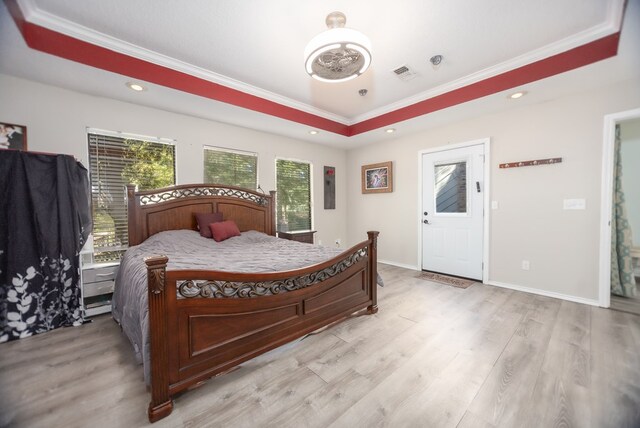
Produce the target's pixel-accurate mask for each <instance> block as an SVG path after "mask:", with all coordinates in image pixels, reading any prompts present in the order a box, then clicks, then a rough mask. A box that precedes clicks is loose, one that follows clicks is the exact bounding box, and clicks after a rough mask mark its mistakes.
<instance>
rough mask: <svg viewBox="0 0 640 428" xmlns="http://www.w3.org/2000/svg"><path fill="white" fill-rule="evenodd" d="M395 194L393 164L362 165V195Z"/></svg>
mask: <svg viewBox="0 0 640 428" xmlns="http://www.w3.org/2000/svg"><path fill="white" fill-rule="evenodd" d="M388 192H393V165H392V162H391V161H389V162H381V163H373V164H371V165H362V193H388Z"/></svg>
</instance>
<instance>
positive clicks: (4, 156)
mask: <svg viewBox="0 0 640 428" xmlns="http://www.w3.org/2000/svg"><path fill="white" fill-rule="evenodd" d="M89 198H90V189H89V179H88V173H87V170H86V168H85V167H84V166H82V164H81V163H79V162H77V161H76V160H75V159H74V158H73V157H71V156H67V155H42V154H34V153H29V152H20V151H13V150H0V343H2V342H6V341H10V340H15V339H20V338H23V337H27V336H31V335H33V334H37V333H41V332H44V331H48V330H51V329H54V328H57V327H62V326H70V325H79V324H81V323H82V322H83V314H82V311H81V301H80V297H81V293H80V271H79V265H80V263H79V253H80V250H81V249H82V247H83V245H84V243H85V241H86V239H87V237H88V236H89V234H90V233H91V227H92V223H91V210H90V203H89V201H90V199H89Z"/></svg>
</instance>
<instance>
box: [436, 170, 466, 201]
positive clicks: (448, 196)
mask: <svg viewBox="0 0 640 428" xmlns="http://www.w3.org/2000/svg"><path fill="white" fill-rule="evenodd" d="M434 173H435V195H436V213H466V212H467V163H466V162H456V163H448V164H443V165H435V167H434Z"/></svg>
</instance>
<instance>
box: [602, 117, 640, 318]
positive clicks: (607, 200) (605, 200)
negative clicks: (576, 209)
mask: <svg viewBox="0 0 640 428" xmlns="http://www.w3.org/2000/svg"><path fill="white" fill-rule="evenodd" d="M632 119H640V108H637V109H633V110H626V111H622V112H619V113H613V114H607V115H605V117H604V131H603V137H602V181H601V183H602V184H601V186H602V188H601V191H600V194H601V196H600V267H599V269H598V270H599V280H598V304H599V306H601V307H603V308H608V307H609V306H610V304H611V211H612V210H613V160H614V153H613V152H614V147H615V134H616V125H617V124H619V123H620V122H624V121H627V120H632Z"/></svg>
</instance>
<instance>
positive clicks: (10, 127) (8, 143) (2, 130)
mask: <svg viewBox="0 0 640 428" xmlns="http://www.w3.org/2000/svg"><path fill="white" fill-rule="evenodd" d="M6 149H13V150H25V151H26V150H27V127H26V126H23V125H14V124H12V123H4V122H0V150H6Z"/></svg>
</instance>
